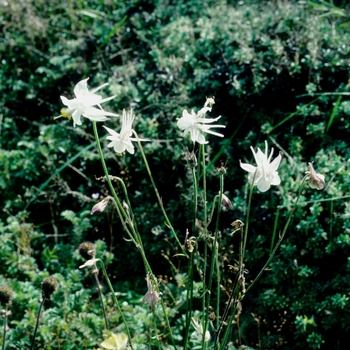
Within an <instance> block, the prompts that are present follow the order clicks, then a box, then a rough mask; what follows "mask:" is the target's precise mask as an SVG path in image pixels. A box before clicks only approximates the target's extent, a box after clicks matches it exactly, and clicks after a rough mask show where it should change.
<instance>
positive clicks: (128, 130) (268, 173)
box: [61, 78, 325, 192]
mask: <svg viewBox="0 0 350 350" xmlns="http://www.w3.org/2000/svg"><path fill="white" fill-rule="evenodd" d="M88 79H89V78H87V79H84V80H82V81H80V82H79V83H78V84H76V86H75V88H74V95H75V98H73V99H71V100H69V99H68V98H66V97H64V96H61V100H62V102H63V104H64V105H65V106H66V107H67V109H66V110H64V111H62V114H63V115H68V116H71V117H72V118H73V125H74V127H75V126H76V125H81V124H82V121H81V117H85V118H88V119H90V120H93V121H99V122H103V121H106V120H109V118H108V117H118V116H119V115H118V114H114V113H111V112H106V111H104V110H103V108H102V107H101V104H102V103H104V102H107V101H110V100H112V99H113V98H115V96H111V97H107V98H102V96H101V95H98V94H96V92H97V91H99V90H100V89H102V88H103V87H105V86H106V85H108V84H103V85H101V86H99V87H97V88H95V89H93V90H91V91H89V89H88V87H87V81H88ZM214 103H215V101H214V98H212V97H211V98H207V99H206V102H205V104H204V107H203V108H202V109H200V110H199V111H198V112H197V113H195V112H194V111H193V110H191V113H189V112H188V111H187V110H186V109H185V110H183V112H182V117H181V118H179V119H178V121H177V126H178V127H179V128H180V130H182V131H183V132H184V135H186V134H188V133H189V134H190V135H191V140H192V142H193V143H195V142H197V143H199V144H206V143H208V141H206V140H205V136H204V134H205V133H207V134H212V135H215V136H219V137H223V136H224V135H223V134H220V133H218V132H216V131H212V130H211V129H212V128H225V125H218V124H212V123H214V122H216V121H217V120H219V119H220V118H221V116H219V117H217V118H205V115H206V114H207V113H208V112H211V110H212V105H213V104H214ZM96 106H97V107H98V108H96ZM134 119H135V115H134V113H133V111H132V110H130V111H128V112H127V111H125V110H123V114H122V116H121V118H120V120H121V130H120V132H119V133H118V132H116V131H114V130H113V129H110V128H108V127H106V126H104V128H105V129H106V130H107V132H108V133H109V136H107V140H109V141H110V143H109V144H108V145H107V147H110V148H114V150H115V152H116V153H119V154H120V153H123V152H125V151H128V152H129V153H131V154H134V152H135V149H134V145H133V143H132V141H136V138H133V137H131V136H132V130H133V129H132V124H133V121H134ZM208 124H210V125H208ZM139 141H149V140H147V139H139ZM251 150H252V152H253V155H254V158H255V161H256V164H257V165H256V166H253V165H251V164H246V163H242V162H241V161H240V166H241V168H242V169H244V170H246V171H248V172H249V176H248V182H249V183H250V184H253V185H254V186H257V188H258V190H259V191H261V192H266V191H268V190H269V189H270V187H271V185H274V186H277V185H279V184H280V183H281V179H280V177H279V175H278V172H277V169H278V167H279V165H280V162H281V159H282V155H281V153H280V154H279V155H278V156H277V157H276V158H275V159H274V160H273V161H271V159H272V155H273V148H272V149H271V153H270V155H268V145H267V142H266V141H265V153H263V152H262V151H261V150H260V148H258V151H257V152H255V151H254V149H253V147H251ZM307 174H308V178H307V182H308V183H309V185H310V187H312V188H316V189H323V188H324V186H325V182H324V176H323V175H321V174H318V173H316V172H315V171H314V169H313V167H312V163H309V171H308V172H307Z"/></svg>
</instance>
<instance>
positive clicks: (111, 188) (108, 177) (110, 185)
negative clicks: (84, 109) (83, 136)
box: [92, 121, 133, 227]
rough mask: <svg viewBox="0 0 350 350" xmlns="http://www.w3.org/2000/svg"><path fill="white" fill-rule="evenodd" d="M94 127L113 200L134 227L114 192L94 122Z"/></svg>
mask: <svg viewBox="0 0 350 350" xmlns="http://www.w3.org/2000/svg"><path fill="white" fill-rule="evenodd" d="M92 126H93V130H94V135H95V139H96V145H97V150H98V153H99V156H100V160H101V163H102V168H103V172H104V174H105V177H106V181H107V183H108V186H109V189H110V191H111V193H112V195H113V198H114V200H115V201H116V203H117V205H118V207H119V210H120V211H121V213H122V214H123V216H124V218H125V221H126V222H127V223H128V224H129V226H130V227H133V224H132V222H131V220H130V218H129V216H128V215H127V213H126V212H125V210H124V208H123V206H122V204H121V203H120V200H119V198H118V196H117V194H116V192H115V190H114V187H113V185H112V182H111V179H110V176H109V174H108V170H107V166H106V162H105V159H104V157H103V152H102V148H101V144H100V139H99V137H98V132H97V126H96V122H95V121H93V122H92Z"/></svg>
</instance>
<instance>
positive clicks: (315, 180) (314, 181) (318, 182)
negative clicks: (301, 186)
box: [305, 163, 326, 190]
mask: <svg viewBox="0 0 350 350" xmlns="http://www.w3.org/2000/svg"><path fill="white" fill-rule="evenodd" d="M308 165H309V171H306V172H305V174H307V175H308V177H307V179H306V181H307V183H308V184H309V186H310V187H311V188H316V189H317V190H323V189H324V186H325V185H326V182H325V181H324V175H322V174H318V173H316V171H315V169H314V167H313V165H312V163H308Z"/></svg>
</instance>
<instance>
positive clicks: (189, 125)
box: [177, 98, 226, 144]
mask: <svg viewBox="0 0 350 350" xmlns="http://www.w3.org/2000/svg"><path fill="white" fill-rule="evenodd" d="M212 104H214V99H213V98H207V100H206V102H205V104H204V107H203V108H202V109H201V110H200V111H199V112H198V113H197V114H196V113H195V112H194V111H193V110H192V111H191V113H188V112H187V110H184V111H183V112H182V117H181V118H180V119H179V120H178V122H177V126H178V127H179V128H180V129H181V130H183V131H184V135H186V134H188V133H191V140H192V141H193V142H198V143H200V144H205V143H208V141H205V137H204V135H203V133H205V132H206V133H208V134H212V135H216V136H220V137H223V136H224V135H222V134H219V133H218V132H215V131H211V130H210V129H211V128H225V127H226V126H225V125H206V124H210V123H214V122H216V121H217V120H218V119H220V118H221V116H220V117H217V118H209V119H206V118H205V114H206V113H207V112H208V111H209V112H210V111H211V107H207V106H208V105H210V106H211V105H212Z"/></svg>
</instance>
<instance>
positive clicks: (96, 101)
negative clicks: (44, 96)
mask: <svg viewBox="0 0 350 350" xmlns="http://www.w3.org/2000/svg"><path fill="white" fill-rule="evenodd" d="M88 79H89V78H86V79H84V80H82V81H79V83H78V84H77V85H75V87H74V95H75V98H73V99H71V100H68V98H67V97H64V96H61V100H62V103H63V104H64V105H65V106H67V107H68V109H67V110H66V111H64V113H66V114H69V115H71V116H72V117H73V125H74V127H75V126H76V125H81V120H80V117H81V116H83V117H85V118H88V119H90V120H95V121H98V122H103V121H105V120H108V118H107V117H106V116H114V117H118V114H114V113H110V112H105V111H104V110H103V109H102V107H101V103H103V102H107V101H109V100H112V99H113V98H115V96H111V97H107V98H104V99H103V98H102V96H101V95H97V94H96V93H95V92H96V91H98V90H100V89H102V88H103V87H105V86H106V85H108V84H103V85H101V86H99V87H98V88H95V89H93V90H91V91H89V90H88V88H87V81H88ZM93 106H98V107H99V108H96V107H93Z"/></svg>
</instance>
